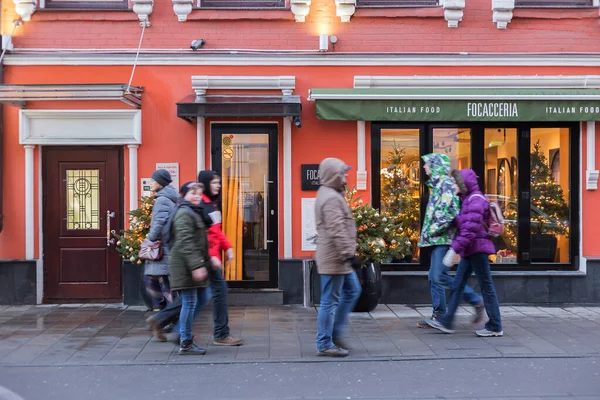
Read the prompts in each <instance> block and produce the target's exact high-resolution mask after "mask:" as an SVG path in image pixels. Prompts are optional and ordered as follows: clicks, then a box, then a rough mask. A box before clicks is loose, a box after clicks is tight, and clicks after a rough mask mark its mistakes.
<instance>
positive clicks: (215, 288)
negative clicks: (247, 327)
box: [208, 268, 229, 340]
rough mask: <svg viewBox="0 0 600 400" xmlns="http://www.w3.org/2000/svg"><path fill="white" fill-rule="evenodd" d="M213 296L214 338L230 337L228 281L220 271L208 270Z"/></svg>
mask: <svg viewBox="0 0 600 400" xmlns="http://www.w3.org/2000/svg"><path fill="white" fill-rule="evenodd" d="M208 277H209V279H210V291H211V294H212V313H213V336H214V338H215V340H221V339H225V338H227V337H229V312H228V309H227V281H226V280H225V278H223V271H221V270H220V269H217V270H215V269H214V268H208Z"/></svg>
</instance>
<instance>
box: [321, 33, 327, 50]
mask: <svg viewBox="0 0 600 400" xmlns="http://www.w3.org/2000/svg"><path fill="white" fill-rule="evenodd" d="M327 50H329V35H327V34H326V33H321V35H319V51H327Z"/></svg>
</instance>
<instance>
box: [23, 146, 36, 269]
mask: <svg viewBox="0 0 600 400" xmlns="http://www.w3.org/2000/svg"><path fill="white" fill-rule="evenodd" d="M23 147H24V148H25V259H27V260H33V258H34V255H35V254H34V243H35V231H34V217H35V212H34V210H35V208H34V205H35V194H34V193H35V190H34V179H35V176H34V175H35V173H34V170H35V163H34V151H35V146H34V145H32V144H26V145H25V146H23Z"/></svg>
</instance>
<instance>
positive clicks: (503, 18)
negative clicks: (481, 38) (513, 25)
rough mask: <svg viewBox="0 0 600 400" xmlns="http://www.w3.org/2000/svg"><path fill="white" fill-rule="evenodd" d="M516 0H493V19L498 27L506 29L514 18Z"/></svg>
mask: <svg viewBox="0 0 600 400" xmlns="http://www.w3.org/2000/svg"><path fill="white" fill-rule="evenodd" d="M514 8H515V0H492V13H493V15H492V21H493V22H494V23H495V24H496V27H497V28H498V29H506V26H507V25H508V23H509V22H510V21H511V20H512V17H513V10H514Z"/></svg>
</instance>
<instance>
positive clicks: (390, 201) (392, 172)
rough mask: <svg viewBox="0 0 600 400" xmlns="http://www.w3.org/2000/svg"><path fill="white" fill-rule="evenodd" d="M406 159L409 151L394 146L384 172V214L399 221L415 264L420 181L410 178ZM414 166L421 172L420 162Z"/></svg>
mask: <svg viewBox="0 0 600 400" xmlns="http://www.w3.org/2000/svg"><path fill="white" fill-rule="evenodd" d="M405 157H406V150H405V149H402V148H399V147H398V146H397V145H396V142H394V145H393V147H392V150H391V151H390V153H389V154H388V157H387V163H388V167H387V168H383V169H382V170H381V210H382V211H383V212H385V213H387V214H389V215H392V216H395V217H396V220H397V222H398V223H399V224H400V225H401V226H402V227H403V229H404V234H405V235H406V236H408V238H409V240H410V243H411V249H412V259H413V260H416V258H417V251H418V247H417V242H418V241H419V234H420V228H421V221H420V214H419V203H420V198H419V181H418V179H411V176H409V174H410V168H409V166H408V165H407V163H406V162H405V161H404V158H405ZM415 163H416V168H417V169H418V168H419V162H418V161H415Z"/></svg>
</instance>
